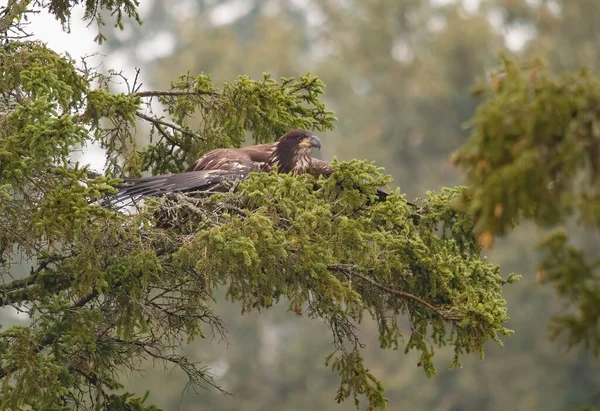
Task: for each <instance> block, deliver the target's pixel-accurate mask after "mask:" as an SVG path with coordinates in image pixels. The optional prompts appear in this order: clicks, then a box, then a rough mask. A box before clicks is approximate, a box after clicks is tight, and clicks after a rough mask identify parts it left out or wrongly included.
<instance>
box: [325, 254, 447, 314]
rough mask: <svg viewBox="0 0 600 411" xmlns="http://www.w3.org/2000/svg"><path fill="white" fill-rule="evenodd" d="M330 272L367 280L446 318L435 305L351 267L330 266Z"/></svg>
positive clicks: (381, 288)
mask: <svg viewBox="0 0 600 411" xmlns="http://www.w3.org/2000/svg"><path fill="white" fill-rule="evenodd" d="M327 269H328V270H331V271H337V272H342V273H345V274H349V275H352V276H355V277H358V278H361V279H363V280H365V281H366V282H368V283H370V284H372V285H374V286H375V287H377V288H379V289H380V290H383V291H385V292H387V293H390V294H394V295H397V296H400V297H403V298H409V299H411V300H413V301H416V302H418V303H419V304H421V305H423V306H424V307H426V308H428V309H429V310H431V311H433V312H434V313H436V314H438V315H439V316H440V317H442V318H444V316H443V315H442V313H440V310H439V309H437V308H436V307H434V306H433V305H431V304H429V303H428V302H427V301H425V300H423V299H422V298H419V297H417V296H416V295H413V294H410V293H407V292H406V291H402V290H394V289H393V288H389V287H386V286H385V285H383V284H379V283H378V282H377V281H375V280H373V279H372V278H369V277H367V276H366V275H364V274H363V273H361V272H359V271H357V270H355V269H354V268H352V267H350V266H346V265H330V266H328V267H327Z"/></svg>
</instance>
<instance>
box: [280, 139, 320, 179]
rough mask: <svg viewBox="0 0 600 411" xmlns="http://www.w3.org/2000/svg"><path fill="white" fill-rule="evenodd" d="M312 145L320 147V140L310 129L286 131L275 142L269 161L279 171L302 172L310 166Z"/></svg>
mask: <svg viewBox="0 0 600 411" xmlns="http://www.w3.org/2000/svg"><path fill="white" fill-rule="evenodd" d="M313 147H316V148H318V149H321V140H319V138H318V137H317V136H315V135H314V134H313V133H311V132H310V131H306V130H292V131H288V132H287V133H285V134H284V135H283V136H282V137H281V138H280V139H279V141H278V142H277V145H276V147H275V150H274V151H273V154H272V155H271V157H270V158H269V163H270V165H273V166H274V165H276V166H277V168H278V170H279V172H280V173H290V174H296V175H297V174H304V173H306V172H307V170H308V169H309V168H310V163H311V160H312V157H311V150H312V148H313Z"/></svg>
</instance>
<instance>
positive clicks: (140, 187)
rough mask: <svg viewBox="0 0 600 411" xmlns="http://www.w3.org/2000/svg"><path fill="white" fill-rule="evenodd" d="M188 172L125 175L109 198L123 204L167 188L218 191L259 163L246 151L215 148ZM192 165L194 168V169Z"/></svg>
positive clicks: (164, 190)
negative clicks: (115, 191) (121, 183)
mask: <svg viewBox="0 0 600 411" xmlns="http://www.w3.org/2000/svg"><path fill="white" fill-rule="evenodd" d="M195 165H196V167H193V166H192V167H190V169H189V171H188V172H185V173H177V174H164V175H158V176H149V177H141V178H125V179H124V185H123V186H121V187H120V188H119V192H118V193H117V194H116V195H115V196H113V197H112V198H111V199H110V200H109V201H110V203H112V204H119V203H124V205H127V204H129V203H131V202H133V201H134V200H135V199H141V198H143V197H147V196H160V195H163V194H166V193H170V192H189V191H209V192H210V191H212V192H214V191H220V190H222V189H224V188H228V187H229V186H230V183H233V182H235V181H239V180H243V179H245V178H247V177H248V174H250V172H251V171H257V170H258V169H259V166H258V165H257V163H255V162H253V161H252V160H251V159H250V157H249V156H248V154H246V153H244V152H243V151H240V150H237V149H217V150H213V151H211V152H209V153H207V154H206V155H205V156H203V157H202V158H201V159H200V160H198V161H197V162H196V163H195ZM194 168H195V169H196V170H194Z"/></svg>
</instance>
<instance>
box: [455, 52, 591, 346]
mask: <svg viewBox="0 0 600 411" xmlns="http://www.w3.org/2000/svg"><path fill="white" fill-rule="evenodd" d="M477 93H481V94H484V95H485V96H486V102H485V103H484V104H482V105H481V106H480V107H479V108H478V110H477V113H476V114H475V116H474V117H473V119H472V120H471V136H470V138H469V140H468V141H467V142H466V144H465V145H464V146H463V147H462V148H461V149H460V150H459V151H458V152H457V153H456V154H455V155H454V160H455V162H456V163H457V164H459V165H460V166H462V167H463V168H464V169H465V170H466V175H467V179H468V183H469V188H468V189H467V190H466V191H465V198H468V199H469V201H468V204H465V205H464V208H463V211H467V212H469V213H471V214H472V215H474V217H475V221H476V224H475V229H476V233H477V235H478V239H479V244H480V245H481V246H485V247H489V246H491V245H492V244H493V241H494V237H495V236H502V235H504V234H506V233H507V232H509V231H510V230H511V229H512V228H513V227H514V226H516V225H517V224H519V223H520V222H523V221H528V220H530V221H532V222H534V223H535V224H537V225H538V226H540V227H541V228H543V229H544V230H546V231H547V232H548V234H547V236H545V238H544V239H543V240H542V241H541V242H540V243H539V244H538V247H537V250H538V252H539V254H540V257H541V259H540V262H539V266H538V271H537V277H538V281H539V282H541V283H545V282H548V283H549V284H551V285H553V286H554V288H555V289H556V291H557V293H558V294H559V295H560V296H561V297H562V298H563V299H564V302H565V303H566V304H565V306H564V307H563V308H562V310H561V314H559V315H556V316H555V317H554V318H553V320H552V321H551V323H550V331H551V336H552V338H553V339H554V338H557V337H559V336H560V335H561V334H565V335H566V336H567V337H566V339H564V340H563V341H565V342H566V345H567V346H568V347H569V348H571V347H573V346H577V345H582V346H583V347H584V348H585V349H588V350H589V351H590V352H591V353H592V354H593V355H594V356H595V357H598V356H599V355H600V270H599V267H600V251H599V250H600V249H599V244H600V242H599V241H598V240H599V237H598V235H599V234H600V79H599V78H598V77H595V76H593V75H592V74H590V72H589V71H587V70H582V71H579V72H574V73H568V74H563V75H560V76H556V75H553V74H552V73H551V72H549V70H548V69H547V68H546V66H545V64H544V63H543V62H540V61H537V62H534V63H530V64H521V63H517V62H515V61H513V60H510V59H507V60H505V61H504V65H503V67H502V69H500V70H499V71H498V72H496V73H495V74H493V75H492V77H491V82H489V83H486V84H482V85H481V87H480V88H478V90H477Z"/></svg>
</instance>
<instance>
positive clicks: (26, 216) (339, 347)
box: [0, 1, 514, 410]
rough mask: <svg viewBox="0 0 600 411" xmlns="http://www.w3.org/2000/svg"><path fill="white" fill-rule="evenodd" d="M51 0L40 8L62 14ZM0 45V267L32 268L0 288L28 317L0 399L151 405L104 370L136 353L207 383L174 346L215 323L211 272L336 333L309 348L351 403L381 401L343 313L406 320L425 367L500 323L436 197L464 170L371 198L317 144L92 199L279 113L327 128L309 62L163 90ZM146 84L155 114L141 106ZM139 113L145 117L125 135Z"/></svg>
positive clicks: (387, 335) (30, 403) (351, 321)
mask: <svg viewBox="0 0 600 411" xmlns="http://www.w3.org/2000/svg"><path fill="white" fill-rule="evenodd" d="M134 5H135V2H127V1H123V2H112V1H111V2H102V1H101V2H99V3H98V2H86V6H88V10H87V13H88V14H87V15H88V17H89V16H92V18H96V19H99V14H96V13H99V11H100V10H101V9H102V7H105V8H106V9H107V10H108V11H111V12H114V13H116V14H117V22H119V21H120V18H121V8H123V9H124V10H125V13H127V14H130V15H135V14H134V8H132V7H133V6H134ZM63 6H65V7H66V4H64V3H62V2H51V3H50V6H49V7H50V11H51V12H53V13H55V15H56V16H57V18H58V19H59V20H62V21H63V22H64V21H66V20H65V19H68V16H69V14H68V13H69V11H68V10H67V9H66V8H65V7H63ZM95 6H98V7H99V9H91V10H90V7H95ZM90 13H91V14H90ZM135 16H137V15H135ZM18 17H19V16H14V18H15V19H16V20H18ZM99 22H100V23H101V20H99ZM1 53H3V54H2V55H0V57H1V61H2V64H5V63H6V62H11V63H10V64H8V63H7V65H6V66H3V69H4V70H5V71H6V72H7V73H8V75H7V76H6V77H3V78H2V79H1V80H0V81H2V82H3V83H2V84H1V85H2V88H1V90H2V92H3V93H5V94H7V95H9V96H11V97H14V98H15V100H16V104H15V105H14V107H12V108H11V109H10V110H8V111H6V112H5V113H3V114H2V117H1V118H0V121H1V122H2V124H3V126H4V127H2V129H1V131H0V187H2V190H3V192H2V197H1V200H0V201H1V202H0V212H1V213H0V245H1V246H2V250H1V251H2V259H1V260H0V264H1V266H0V268H1V270H2V271H1V272H0V274H2V275H3V276H8V275H9V274H10V268H11V265H12V264H13V263H14V262H15V261H16V260H17V258H19V257H21V256H22V255H24V256H26V257H30V258H31V260H30V264H31V270H30V273H29V275H27V276H25V277H24V278H20V279H15V280H13V279H9V278H8V277H4V278H5V279H6V281H5V282H3V284H1V285H0V301H1V302H2V306H3V307H7V306H12V307H14V308H16V309H18V310H19V311H21V312H23V313H25V314H27V316H28V317H29V323H28V324H26V325H20V326H15V327H11V328H8V329H6V330H4V331H3V332H1V333H0V389H1V390H2V393H3V396H2V405H3V407H4V408H33V409H65V408H66V407H71V408H75V409H100V408H103V409H114V410H155V409H156V408H155V407H153V406H151V405H150V406H148V405H145V399H146V398H145V397H143V398H138V397H136V396H135V395H132V394H130V393H128V392H124V390H123V386H122V385H121V383H120V378H119V373H120V372H123V371H132V370H136V369H138V367H139V366H140V363H141V362H142V361H143V360H146V359H148V360H153V361H155V362H157V363H160V364H163V365H164V366H165V367H169V368H171V367H177V368H179V369H180V370H181V371H183V372H184V373H185V374H186V376H187V377H188V379H189V385H190V386H193V387H199V386H203V387H208V386H212V387H216V388H218V389H219V387H218V386H217V384H216V382H215V381H214V380H213V378H212V376H211V374H210V373H209V370H208V369H207V368H205V367H203V366H201V365H200V364H199V363H196V362H193V361H191V360H190V358H189V357H187V356H185V355H182V354H181V348H182V347H183V346H184V345H186V344H187V343H189V342H191V341H192V340H194V339H196V338H205V337H208V336H218V337H224V336H225V333H226V328H225V325H224V324H223V322H222V320H221V319H220V318H219V317H218V316H216V315H215V314H214V313H213V311H212V308H211V302H212V301H213V299H214V298H215V296H216V295H217V294H216V293H217V291H218V290H225V291H226V295H227V297H228V298H229V299H230V300H232V301H235V302H239V303H240V304H241V306H242V311H243V312H247V311H251V310H263V309H266V308H269V307H271V306H273V305H274V304H276V303H277V302H279V301H284V300H286V301H287V303H288V304H289V308H290V310H291V311H293V312H295V313H296V314H297V315H304V314H305V315H306V316H307V317H309V318H311V319H320V320H324V321H325V323H326V324H327V325H328V326H329V327H330V330H331V335H332V340H333V344H334V350H335V352H334V353H333V354H332V356H330V357H328V358H327V360H326V361H327V363H328V364H329V365H331V367H332V368H333V370H335V371H336V372H337V373H338V374H339V376H340V380H341V384H340V388H339V391H338V395H337V398H336V399H337V400H338V401H342V400H345V399H347V398H349V397H353V398H354V400H355V403H356V405H357V407H358V406H359V401H360V400H362V399H363V397H366V400H367V402H368V407H369V408H370V409H375V408H385V406H386V400H385V397H384V395H383V384H382V383H381V382H380V381H379V380H378V379H377V377H376V375H375V373H373V372H371V371H369V370H368V369H367V367H366V366H365V363H364V358H363V357H364V344H363V343H362V342H361V341H360V339H359V337H358V334H357V331H356V328H357V326H358V325H359V324H361V323H362V322H364V321H365V320H366V319H371V320H373V321H374V322H375V323H376V325H377V331H378V334H379V342H380V346H381V348H384V349H390V348H391V349H398V348H399V346H400V345H401V344H402V343H403V342H404V340H403V338H404V336H405V335H406V337H407V341H406V345H405V352H409V351H410V350H416V351H417V352H418V353H419V355H420V357H421V363H422V366H423V369H424V372H425V374H426V375H427V376H428V377H433V376H434V375H435V373H436V368H435V367H434V364H433V357H434V353H435V352H434V349H437V347H439V346H443V345H450V346H452V347H453V348H454V352H455V358H454V361H453V363H452V366H457V365H458V359H459V356H460V355H461V354H463V353H471V352H479V353H480V354H481V355H483V346H484V343H485V342H486V341H489V340H495V341H497V342H500V339H499V338H500V336H502V335H509V334H510V333H511V331H510V330H508V329H507V328H506V327H505V326H504V324H505V323H506V321H507V320H508V316H507V312H506V302H505V300H504V298H503V296H502V291H503V286H504V285H505V284H506V282H505V281H503V280H502V278H501V277H500V275H499V269H498V267H497V266H495V265H492V264H489V263H487V262H486V261H485V259H483V258H482V255H481V250H480V248H479V247H477V246H476V244H475V237H474V236H473V226H472V219H471V218H470V217H469V216H468V214H466V213H460V212H457V211H455V210H454V209H453V207H452V204H453V203H454V202H455V201H456V200H457V199H459V198H463V197H464V188H456V189H445V190H442V192H441V193H440V194H435V193H428V196H427V198H426V199H424V200H422V201H420V203H421V204H420V205H421V207H420V208H419V207H415V206H413V205H409V204H408V203H407V202H406V200H405V198H404V195H402V194H401V193H400V191H399V190H397V191H396V192H394V193H392V194H390V195H389V196H388V197H387V199H386V201H378V199H377V198H378V197H377V188H378V187H380V186H384V185H386V184H388V183H391V178H390V177H389V176H385V175H383V174H382V170H381V169H380V168H378V167H376V166H375V165H373V164H370V163H366V162H364V161H357V160H355V161H351V162H337V161H336V162H334V165H333V166H334V168H335V169H336V172H335V173H334V175H333V176H332V177H331V178H328V179H322V178H321V179H315V178H314V177H312V176H301V177H292V176H289V175H285V174H278V173H273V174H264V173H261V174H254V175H252V176H251V178H249V179H248V180H247V181H244V182H242V183H241V184H240V185H239V187H238V189H237V191H235V192H229V193H223V194H220V195H214V196H212V197H206V196H201V195H200V196H199V197H194V196H184V195H174V196H168V197H167V198H163V199H155V200H149V201H148V202H147V205H146V206H144V207H140V208H139V209H138V212H137V213H135V214H121V213H118V212H116V211H113V210H108V209H105V208H102V207H100V206H99V205H98V204H97V203H96V200H99V199H101V198H102V197H103V196H104V195H106V194H109V193H111V192H112V191H114V188H113V186H114V184H115V183H116V182H117V181H118V180H117V179H115V178H113V177H112V175H117V176H119V177H121V176H124V175H131V174H139V173H141V172H148V171H151V172H152V173H158V172H160V173H162V172H167V171H180V170H183V169H184V167H185V165H186V164H188V163H189V161H190V159H192V158H194V159H195V157H196V156H197V155H199V154H200V153H202V152H203V151H205V150H208V149H210V148H213V147H215V146H221V145H240V144H242V142H243V138H244V137H245V136H246V134H247V133H250V134H251V135H252V138H253V139H254V140H255V141H257V142H261V141H271V140H272V139H273V138H275V137H277V136H278V134H281V133H282V132H283V131H285V130H287V129H290V128H294V127H306V128H310V129H317V130H327V129H331V128H332V127H333V121H334V120H335V118H334V117H333V115H332V113H331V112H329V111H327V110H326V109H325V106H324V105H323V103H322V102H321V101H320V100H319V99H320V98H321V96H322V93H323V88H324V86H323V83H322V82H321V80H319V79H318V78H316V77H313V76H310V75H306V76H303V77H301V78H298V79H293V78H283V79H281V80H279V81H275V80H273V79H271V78H270V76H268V75H264V77H263V79H262V80H261V81H255V80H252V79H250V78H249V77H246V76H242V77H239V78H238V79H237V80H236V81H235V82H233V83H226V84H224V85H223V87H222V89H219V88H217V87H215V86H213V85H212V84H211V83H210V79H209V78H208V77H207V76H206V75H200V76H197V77H193V76H189V75H186V76H183V77H181V78H180V79H179V81H177V82H175V83H173V84H172V87H171V89H170V90H167V91H140V90H139V85H137V84H135V83H134V84H132V85H131V87H130V90H128V92H127V93H124V94H118V95H115V94H113V93H111V92H110V89H109V87H108V84H109V82H110V81H111V79H113V78H114V77H115V76H121V74H120V73H117V72H109V73H107V74H106V75H102V74H100V73H97V72H94V71H90V70H89V69H88V68H85V67H84V68H82V69H81V70H77V68H76V67H75V65H74V62H73V61H72V60H71V59H69V58H66V57H63V56H59V55H57V54H56V53H54V52H52V51H50V50H48V49H47V48H46V47H45V46H43V45H40V44H39V43H36V42H9V46H8V47H6V48H4V49H2V51H1ZM17 70H18V73H17ZM92 80H94V81H92ZM94 84H98V86H96V85H94ZM154 97H157V98H159V99H160V101H161V103H163V105H164V106H165V107H166V110H165V114H167V115H168V116H169V118H168V119H165V118H163V116H157V115H155V114H154V113H152V112H151V111H150V114H146V112H144V111H142V108H146V109H148V110H150V109H149V107H150V106H149V100H150V99H152V98H154ZM193 114H195V115H198V116H199V117H200V119H201V120H200V124H199V127H198V128H197V129H193V128H192V127H191V126H189V125H190V124H191V116H192V115H193ZM139 120H143V121H144V122H147V123H148V124H150V127H151V129H152V131H151V134H152V135H154V134H155V133H157V134H158V135H159V137H158V140H157V141H152V142H151V143H150V144H149V145H148V146H147V147H145V148H144V149H143V150H141V151H138V150H137V149H136V147H135V145H136V141H135V129H134V127H135V126H138V124H136V122H137V121H139ZM90 142H100V143H101V144H102V146H103V147H104V148H105V149H106V151H107V167H108V170H107V173H106V176H99V175H95V174H94V173H91V172H89V170H88V169H87V167H81V166H79V165H78V164H72V163H71V162H70V161H69V156H70V154H71V153H73V152H74V151H75V150H78V149H80V148H81V147H82V146H83V145H85V144H87V143H90ZM191 156H193V157H191ZM165 223H166V224H165ZM14 250H18V251H19V253H14ZM513 278H514V277H513ZM290 315H292V314H291V313H290ZM402 320H404V321H407V323H405V324H406V326H403V325H402Z"/></svg>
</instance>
